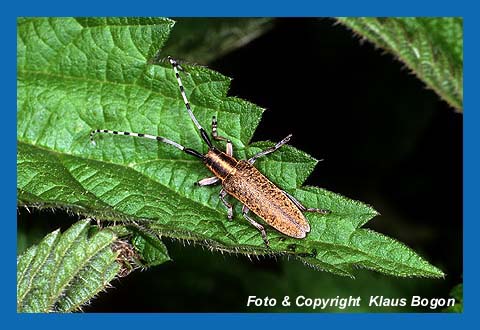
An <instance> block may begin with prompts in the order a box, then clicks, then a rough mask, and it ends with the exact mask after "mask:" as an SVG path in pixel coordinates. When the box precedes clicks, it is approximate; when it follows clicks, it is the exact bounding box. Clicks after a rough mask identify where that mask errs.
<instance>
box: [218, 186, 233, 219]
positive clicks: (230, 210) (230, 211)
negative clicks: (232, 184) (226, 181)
mask: <svg viewBox="0 0 480 330" xmlns="http://www.w3.org/2000/svg"><path fill="white" fill-rule="evenodd" d="M225 196H227V191H226V190H225V189H223V188H222V190H220V194H219V197H220V200H221V201H222V203H223V205H225V207H226V208H227V210H228V211H227V212H228V213H227V217H228V220H232V218H233V207H232V204H230V203H229V202H227V200H226V199H225Z"/></svg>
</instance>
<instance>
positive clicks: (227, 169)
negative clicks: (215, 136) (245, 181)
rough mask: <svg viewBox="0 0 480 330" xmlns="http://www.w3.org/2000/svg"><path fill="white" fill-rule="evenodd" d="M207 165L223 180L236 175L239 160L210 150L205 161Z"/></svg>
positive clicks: (215, 150)
mask: <svg viewBox="0 0 480 330" xmlns="http://www.w3.org/2000/svg"><path fill="white" fill-rule="evenodd" d="M203 161H204V163H205V165H206V166H207V167H208V169H209V170H210V171H212V172H213V174H215V176H216V177H218V178H220V179H221V180H223V179H225V178H226V177H227V176H229V175H231V174H233V173H235V171H236V169H235V166H237V164H238V160H236V159H235V158H233V157H232V156H229V155H227V154H226V153H224V152H222V151H220V150H218V149H210V150H209V151H208V152H207V154H206V155H205V157H204V159H203Z"/></svg>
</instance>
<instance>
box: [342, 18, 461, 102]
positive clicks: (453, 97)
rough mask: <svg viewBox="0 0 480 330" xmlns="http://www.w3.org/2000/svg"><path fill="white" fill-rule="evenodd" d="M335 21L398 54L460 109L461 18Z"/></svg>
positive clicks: (422, 78) (350, 19)
mask: <svg viewBox="0 0 480 330" xmlns="http://www.w3.org/2000/svg"><path fill="white" fill-rule="evenodd" d="M338 20H339V21H340V22H341V23H343V24H345V25H346V26H348V27H349V28H351V29H352V30H354V31H355V32H357V33H359V34H360V35H361V36H362V37H365V38H366V39H368V40H369V41H371V42H373V43H374V44H375V45H376V46H378V47H380V48H383V49H385V50H386V51H388V52H390V53H392V54H393V55H394V56H396V57H398V59H399V60H400V61H402V62H404V63H405V64H406V65H407V66H408V68H409V69H410V70H412V71H413V72H414V73H415V74H416V75H417V77H419V78H420V79H421V80H423V81H424V82H425V84H426V85H427V86H428V87H429V88H431V89H433V90H434V91H435V92H436V93H437V94H438V95H439V96H440V97H441V98H442V99H444V100H445V101H447V102H448V103H449V104H450V105H451V106H452V107H454V108H455V109H457V110H458V111H462V109H463V19H462V18H461V17H435V18H434V17H415V18H413V17H410V18H394V17H390V18H371V17H368V18H367V17H342V18H338Z"/></svg>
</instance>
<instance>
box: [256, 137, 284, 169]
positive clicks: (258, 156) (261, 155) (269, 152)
mask: <svg viewBox="0 0 480 330" xmlns="http://www.w3.org/2000/svg"><path fill="white" fill-rule="evenodd" d="M291 137H292V134H289V135H288V136H287V137H286V138H284V139H283V140H282V141H280V142H278V143H277V144H276V145H274V146H273V147H271V148H268V149H265V150H263V151H260V152H259V153H258V154H256V155H255V156H253V157H252V158H250V159H249V160H248V162H249V163H250V164H253V163H255V161H256V160H257V159H258V158H260V157H263V156H266V155H268V154H271V153H272V152H274V151H276V150H278V149H279V148H280V147H281V146H283V145H284V144H285V143H287V142H288V141H290V138H291Z"/></svg>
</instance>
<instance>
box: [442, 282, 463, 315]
mask: <svg viewBox="0 0 480 330" xmlns="http://www.w3.org/2000/svg"><path fill="white" fill-rule="evenodd" d="M450 296H452V297H453V298H455V305H453V306H450V307H447V308H445V312H449V313H462V312H463V283H460V284H457V285H456V286H454V287H453V289H452V291H450Z"/></svg>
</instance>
